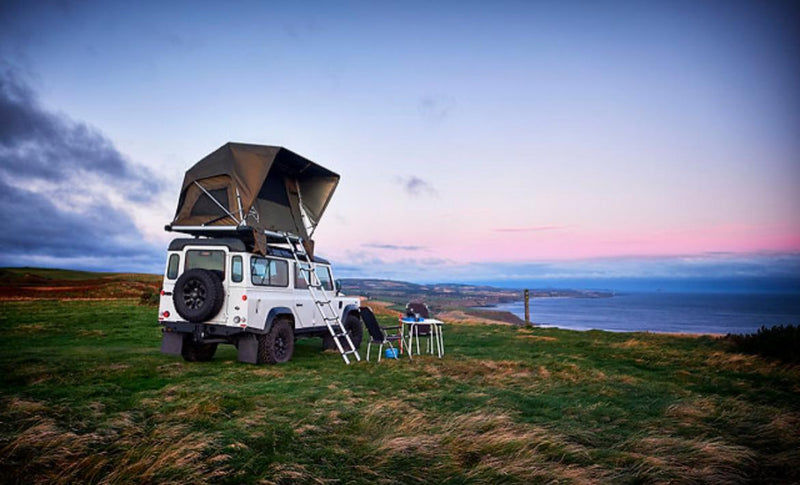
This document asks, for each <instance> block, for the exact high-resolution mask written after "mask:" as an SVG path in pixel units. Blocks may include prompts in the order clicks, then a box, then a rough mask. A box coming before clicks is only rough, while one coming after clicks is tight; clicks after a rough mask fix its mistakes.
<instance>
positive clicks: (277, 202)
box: [158, 143, 363, 364]
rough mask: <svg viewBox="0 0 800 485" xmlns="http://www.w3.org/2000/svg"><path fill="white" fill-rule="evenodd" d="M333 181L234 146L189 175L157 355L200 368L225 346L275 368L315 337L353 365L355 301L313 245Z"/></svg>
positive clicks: (266, 151) (297, 162) (357, 328)
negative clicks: (298, 341)
mask: <svg viewBox="0 0 800 485" xmlns="http://www.w3.org/2000/svg"><path fill="white" fill-rule="evenodd" d="M338 181H339V176H338V175H336V174H335V173H333V172H331V171H330V170H327V169H325V168H323V167H321V166H319V165H317V164H315V163H313V162H311V161H309V160H307V159H305V158H303V157H300V156H299V155H297V154H295V153H293V152H290V151H289V150H286V149H285V148H281V147H271V146H262V145H245V144H240V143H228V144H226V145H224V146H222V147H221V148H219V149H218V150H216V151H215V152H213V153H211V154H210V155H208V156H207V157H205V158H204V159H203V160H201V161H200V162H198V163H197V164H196V165H194V166H193V167H192V168H191V169H189V170H188V171H187V172H186V177H185V178H184V183H183V187H182V189H181V194H180V198H179V201H178V209H177V211H176V215H175V219H174V220H173V222H172V223H171V224H170V225H168V226H166V229H167V230H168V231H175V232H181V233H185V234H189V235H192V236H194V237H193V238H179V239H175V240H173V241H172V243H170V245H169V249H168V254H167V262H166V263H167V264H166V269H165V272H164V284H163V287H162V290H161V299H160V303H159V309H158V319H159V322H160V323H161V324H162V325H163V339H162V344H161V351H162V352H164V353H167V354H174V355H182V356H183V358H184V359H186V360H188V361H207V360H210V359H211V358H212V357H213V355H214V353H215V351H216V349H217V345H218V344H220V343H229V344H234V345H235V346H236V347H237V349H238V358H239V360H240V361H243V362H250V363H271V364H275V363H281V362H286V361H288V360H289V359H291V357H292V354H293V352H294V343H295V339H296V338H298V337H305V336H317V337H322V338H323V346H324V347H325V348H335V349H338V351H339V352H340V353H341V354H342V357H343V358H344V361H345V362H346V363H348V364H349V363H350V357H355V358H356V359H357V360H360V356H359V354H358V348H359V346H360V344H361V340H362V336H363V326H362V323H361V320H360V311H359V300H358V298H353V297H345V296H342V295H341V291H340V287H339V285H338V284H334V281H335V280H334V279H333V274H332V273H331V267H330V263H329V262H328V261H326V260H324V259H322V258H319V257H315V256H314V255H313V249H314V244H313V241H311V239H310V234H312V233H313V231H314V229H315V227H316V225H317V223H318V221H319V219H320V217H321V216H322V213H323V212H324V210H325V207H326V206H327V204H328V201H329V200H330V197H331V196H332V194H333V191H334V189H335V188H336V185H337V184H338Z"/></svg>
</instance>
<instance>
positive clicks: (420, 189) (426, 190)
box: [399, 175, 437, 196]
mask: <svg viewBox="0 0 800 485" xmlns="http://www.w3.org/2000/svg"><path fill="white" fill-rule="evenodd" d="M399 180H400V183H402V184H403V189H404V190H405V191H406V193H407V194H409V195H413V196H420V195H436V194H437V192H436V189H435V188H434V187H433V185H431V184H429V183H428V182H426V181H425V180H423V179H421V178H419V177H417V176H416V175H411V176H408V177H399Z"/></svg>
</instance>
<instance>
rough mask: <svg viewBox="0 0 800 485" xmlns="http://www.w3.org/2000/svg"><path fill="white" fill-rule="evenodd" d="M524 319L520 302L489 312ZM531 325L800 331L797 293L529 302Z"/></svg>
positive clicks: (633, 329)
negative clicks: (793, 328)
mask: <svg viewBox="0 0 800 485" xmlns="http://www.w3.org/2000/svg"><path fill="white" fill-rule="evenodd" d="M491 309H493V310H500V311H508V312H511V313H513V314H515V315H517V316H518V317H520V318H523V319H524V318H525V304H524V302H523V301H521V300H520V301H517V302H513V303H506V304H500V305H496V306H494V307H491ZM530 313H531V322H533V323H535V324H537V325H540V326H543V327H558V328H566V329H572V330H592V329H598V330H609V331H612V332H641V331H646V332H664V333H711V334H728V333H732V334H747V333H753V332H756V331H757V330H758V329H759V328H760V327H761V326H762V325H763V326H767V327H771V326H773V325H788V324H793V325H800V294H798V293H763V292H762V293H752V294H751V293H697V292H692V293H675V292H627V293H614V294H613V295H612V296H608V297H602V298H580V297H554V298H549V297H548V298H531V304H530Z"/></svg>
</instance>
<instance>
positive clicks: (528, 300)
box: [525, 289, 531, 325]
mask: <svg viewBox="0 0 800 485" xmlns="http://www.w3.org/2000/svg"><path fill="white" fill-rule="evenodd" d="M530 324H531V292H530V290H527V289H526V290H525V325H530Z"/></svg>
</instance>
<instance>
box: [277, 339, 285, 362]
mask: <svg viewBox="0 0 800 485" xmlns="http://www.w3.org/2000/svg"><path fill="white" fill-rule="evenodd" d="M275 356H276V357H278V358H279V359H283V358H284V357H285V356H286V339H285V338H284V337H283V335H278V336H277V338H275Z"/></svg>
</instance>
